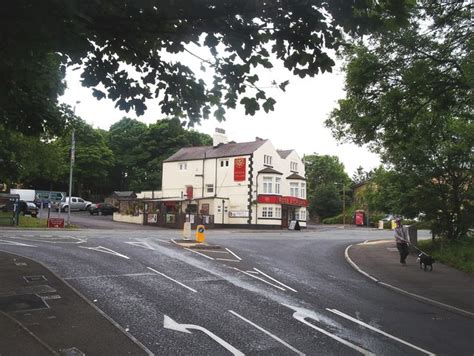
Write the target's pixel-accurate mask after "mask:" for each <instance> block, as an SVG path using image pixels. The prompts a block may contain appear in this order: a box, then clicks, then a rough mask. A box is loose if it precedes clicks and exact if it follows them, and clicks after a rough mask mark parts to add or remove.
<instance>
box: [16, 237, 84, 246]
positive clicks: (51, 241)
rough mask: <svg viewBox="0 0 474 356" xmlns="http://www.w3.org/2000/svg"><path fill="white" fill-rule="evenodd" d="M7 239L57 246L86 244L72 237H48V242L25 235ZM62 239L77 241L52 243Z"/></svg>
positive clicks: (82, 240) (44, 239)
mask: <svg viewBox="0 0 474 356" xmlns="http://www.w3.org/2000/svg"><path fill="white" fill-rule="evenodd" d="M7 238H9V239H16V240H24V241H35V242H44V243H48V244H57V243H60V244H82V243H84V242H86V240H84V239H80V238H77V237H73V236H57V237H49V238H48V239H49V240H46V237H45V238H42V237H41V236H40V235H31V237H26V235H22V236H7ZM64 238H67V239H71V240H77V241H67V240H66V241H53V240H61V239H64Z"/></svg>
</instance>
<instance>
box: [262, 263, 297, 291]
mask: <svg viewBox="0 0 474 356" xmlns="http://www.w3.org/2000/svg"><path fill="white" fill-rule="evenodd" d="M253 269H254V270H256V271H257V272H258V273H260V274H263V275H264V276H265V277H267V278H268V279H271V280H272V281H274V282H276V283H278V284H279V285H282V286H283V287H285V288H288V289H289V290H291V291H293V292H295V293H298V291H297V290H295V289H293V288H291V287H289V286H287V285H286V284H284V283H281V282H280V281H278V280H276V279H275V278H273V277H270V276H269V275H268V274H266V273H263V272H262V271H260V270H259V269H258V268H255V267H254V268H253Z"/></svg>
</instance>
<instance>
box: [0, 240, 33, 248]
mask: <svg viewBox="0 0 474 356" xmlns="http://www.w3.org/2000/svg"><path fill="white" fill-rule="evenodd" d="M0 245H13V246H26V247H38V246H35V245H28V244H22V243H21V242H14V241H6V240H0Z"/></svg>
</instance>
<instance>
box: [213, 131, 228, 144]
mask: <svg viewBox="0 0 474 356" xmlns="http://www.w3.org/2000/svg"><path fill="white" fill-rule="evenodd" d="M227 142H228V140H227V136H226V135H225V130H224V129H221V128H218V127H216V131H215V132H214V136H212V145H213V146H214V147H216V146H218V145H220V144H225V143H227Z"/></svg>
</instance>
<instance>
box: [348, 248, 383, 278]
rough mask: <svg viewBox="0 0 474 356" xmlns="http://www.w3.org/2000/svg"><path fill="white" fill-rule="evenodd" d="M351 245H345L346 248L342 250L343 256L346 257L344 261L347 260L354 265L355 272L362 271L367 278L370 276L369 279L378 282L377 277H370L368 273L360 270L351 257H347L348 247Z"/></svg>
mask: <svg viewBox="0 0 474 356" xmlns="http://www.w3.org/2000/svg"><path fill="white" fill-rule="evenodd" d="M351 247H352V245H349V246H347V247H346V249H345V250H344V257H345V258H346V261H347V262H349V264H350V265H351V266H352V267H354V268H355V269H356V270H357V272H359V273H362V274H363V275H364V276H366V277H367V278H370V279H371V280H373V281H374V282H378V279H377V278H374V277H372V276H371V275H370V274H368V273H366V272H364V271H362V270H361V269H360V268H359V266H357V265H356V264H355V263H354V261H352V260H351V258H350V257H349V249H350V248H351Z"/></svg>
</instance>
